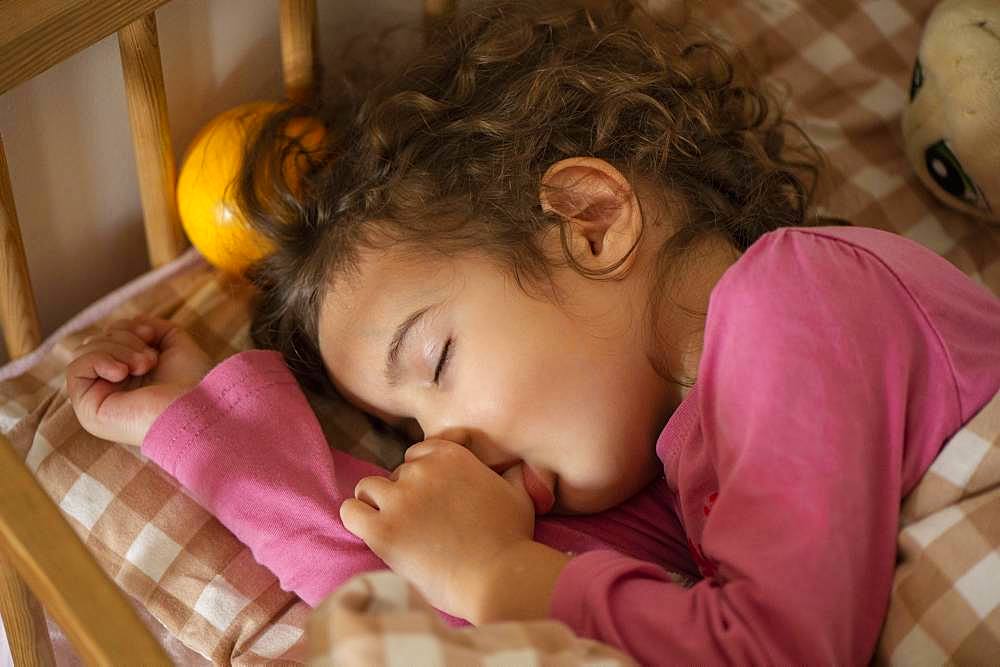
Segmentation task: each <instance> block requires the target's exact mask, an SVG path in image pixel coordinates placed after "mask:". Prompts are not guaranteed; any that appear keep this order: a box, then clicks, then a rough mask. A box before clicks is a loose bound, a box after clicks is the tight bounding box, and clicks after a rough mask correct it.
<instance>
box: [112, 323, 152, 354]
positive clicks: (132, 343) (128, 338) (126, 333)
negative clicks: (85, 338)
mask: <svg viewBox="0 0 1000 667" xmlns="http://www.w3.org/2000/svg"><path fill="white" fill-rule="evenodd" d="M103 340H112V341H114V342H116V343H120V344H121V345H125V346H128V347H130V348H132V349H133V350H135V351H136V352H145V353H147V354H148V353H153V354H155V353H156V349H155V348H153V347H151V346H150V345H147V344H146V341H144V340H143V339H142V338H141V337H139V336H138V335H137V334H136V333H135V332H134V331H130V330H126V329H112V330H110V331H108V332H107V333H105V334H104V338H103Z"/></svg>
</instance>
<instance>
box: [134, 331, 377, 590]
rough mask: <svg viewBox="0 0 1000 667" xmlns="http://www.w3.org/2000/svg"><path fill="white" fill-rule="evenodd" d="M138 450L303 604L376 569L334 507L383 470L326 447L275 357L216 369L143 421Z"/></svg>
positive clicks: (243, 358)
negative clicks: (143, 434) (147, 424)
mask: <svg viewBox="0 0 1000 667" xmlns="http://www.w3.org/2000/svg"><path fill="white" fill-rule="evenodd" d="M142 451H143V453H144V454H145V455H146V456H148V457H149V458H150V459H152V460H153V461H155V462H156V463H157V464H158V465H159V466H160V467H162V468H163V469H164V470H166V471H167V472H168V473H170V474H171V475H173V476H174V477H175V478H176V479H177V480H178V481H179V482H180V483H181V484H182V485H183V486H184V487H185V488H186V489H188V491H189V492H190V493H191V495H192V496H193V497H194V498H195V500H197V501H198V502H199V503H200V504H201V505H202V506H203V507H205V508H206V509H208V510H209V511H210V512H212V514H214V515H215V516H216V517H218V519H219V521H221V522H222V524H223V525H225V526H226V527H227V528H229V530H231V531H232V532H233V534H234V535H236V537H237V538H239V540H240V541H242V542H243V543H244V544H246V545H248V546H249V547H250V549H251V551H252V553H253V555H254V558H255V559H256V560H257V561H258V562H259V563H261V564H263V565H265V566H267V567H268V568H269V569H270V570H271V571H272V572H274V573H275V575H277V577H278V579H279V581H280V582H281V586H282V588H284V589H285V590H288V591H294V592H295V593H297V594H298V595H299V597H301V598H302V599H303V600H304V601H305V602H306V603H307V604H309V605H311V606H316V605H317V604H319V603H320V602H321V601H322V600H323V598H324V597H326V595H327V594H328V593H329V592H331V591H332V590H333V589H334V588H336V587H337V586H338V585H339V584H340V583H342V582H343V581H345V580H346V579H349V578H350V577H352V576H353V575H355V574H358V573H359V572H364V571H368V570H376V569H383V568H385V565H384V564H383V563H382V561H381V560H380V559H379V558H378V557H377V556H375V554H373V553H372V552H371V551H370V550H369V549H368V547H367V545H365V543H364V542H362V541H361V540H360V539H359V538H357V537H355V536H354V535H353V534H351V533H350V532H348V531H347V529H345V528H344V527H343V526H342V525H341V523H340V517H339V509H340V504H341V502H343V501H344V500H345V499H347V498H351V497H353V496H354V486H355V485H356V484H357V482H358V480H360V479H361V478H362V477H366V476H369V475H383V476H385V475H387V474H388V473H387V472H386V471H385V470H384V469H382V468H379V467H378V466H375V465H371V464H369V463H366V462H364V461H361V460H359V459H355V458H353V457H351V456H348V455H346V454H344V453H343V452H339V451H337V450H331V448H330V447H329V445H328V444H327V442H326V440H325V438H324V437H323V432H322V429H321V428H320V425H319V423H318V422H317V420H316V416H315V414H314V412H313V411H312V409H311V408H310V406H309V403H308V402H307V401H306V398H305V395H304V394H302V391H301V389H300V388H299V386H298V384H297V383H296V381H295V379H294V377H293V376H292V375H291V373H290V372H289V370H288V368H287V366H285V364H284V362H283V360H282V358H281V355H280V354H278V353H277V352H273V351H264V350H250V351H247V352H242V353H240V354H237V355H234V356H232V357H230V358H229V359H227V360H225V361H224V362H222V363H221V364H219V365H218V366H216V367H215V368H214V369H213V370H212V372H211V373H209V374H208V376H206V377H205V379H204V380H202V382H201V384H199V385H198V387H196V388H195V389H194V390H192V391H191V392H189V393H188V394H186V395H184V396H183V397H181V398H180V399H178V400H177V401H175V402H174V403H173V404H172V405H171V406H170V408H169V409H168V410H167V411H165V412H164V413H163V414H162V415H160V417H159V418H158V419H157V420H156V422H154V423H153V426H152V428H151V429H150V430H149V433H147V434H146V439H145V441H144V442H143V444H142Z"/></svg>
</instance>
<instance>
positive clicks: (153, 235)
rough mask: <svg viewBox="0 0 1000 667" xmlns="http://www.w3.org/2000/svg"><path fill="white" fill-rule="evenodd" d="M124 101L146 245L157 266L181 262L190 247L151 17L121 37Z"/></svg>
mask: <svg viewBox="0 0 1000 667" xmlns="http://www.w3.org/2000/svg"><path fill="white" fill-rule="evenodd" d="M118 46H119V48H120V50H121V59H122V73H123V74H124V77H125V99H126V100H127V102H128V115H129V121H130V125H131V127H132V145H133V147H134V148H135V162H136V169H137V171H138V173H139V194H140V196H141V198H142V212H143V221H144V223H145V227H146V245H147V247H148V249H149V261H150V264H152V265H153V267H158V266H162V265H164V264H166V263H167V262H169V261H170V260H172V259H174V258H175V257H178V256H179V255H180V254H181V253H182V252H183V251H184V249H185V248H186V247H187V239H186V238H185V236H184V229H183V228H182V227H181V221H180V216H178V214H177V199H176V187H177V168H176V166H175V164H174V151H173V147H172V145H171V140H170V126H169V123H168V120H167V96H166V92H165V90H164V87H163V66H162V64H161V63H160V45H159V43H158V40H157V35H156V15H155V14H149V15H147V16H144V17H142V18H140V19H138V20H136V21H133V22H132V23H130V24H128V25H127V26H125V27H124V28H122V29H121V30H120V31H119V32H118Z"/></svg>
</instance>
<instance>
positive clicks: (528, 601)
mask: <svg viewBox="0 0 1000 667" xmlns="http://www.w3.org/2000/svg"><path fill="white" fill-rule="evenodd" d="M569 561H570V556H567V555H566V554H564V553H563V552H561V551H557V550H555V549H553V548H551V547H548V546H546V545H544V544H541V543H540V542H535V541H532V540H524V541H521V542H517V543H515V544H513V545H511V546H510V547H508V548H507V549H505V550H503V551H502V552H501V553H500V554H498V555H497V557H496V558H494V559H492V560H491V561H490V564H489V565H488V566H486V567H485V568H483V569H482V570H481V571H480V573H479V577H478V582H477V584H476V585H475V586H473V602H472V612H473V613H472V614H471V615H470V617H469V618H468V620H469V621H470V622H472V623H474V624H475V625H481V624H483V623H491V622H497V621H514V620H518V621H527V620H532V619H540V618H548V616H549V610H550V608H551V604H552V593H553V591H554V590H555V585H556V580H557V579H558V578H559V574H560V573H561V572H562V570H563V568H564V567H566V564H567V563H569Z"/></svg>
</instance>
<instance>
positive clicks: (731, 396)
mask: <svg viewBox="0 0 1000 667" xmlns="http://www.w3.org/2000/svg"><path fill="white" fill-rule="evenodd" d="M838 243H840V242H831V241H829V240H817V239H806V240H804V241H803V242H802V243H798V244H796V243H795V242H793V240H792V239H790V238H788V237H782V238H781V239H780V240H779V241H776V242H775V243H774V244H772V246H771V247H770V249H768V247H762V248H760V249H757V250H756V251H755V249H754V248H751V250H750V251H748V253H755V254H756V255H757V256H756V257H746V258H744V259H746V260H751V261H746V262H744V263H742V264H741V267H740V269H741V270H739V271H734V272H732V273H731V274H727V275H726V277H725V278H724V279H723V281H722V282H720V283H719V285H718V286H717V288H716V291H715V292H713V296H712V302H711V304H710V306H709V325H708V327H709V328H708V329H707V330H706V336H705V348H704V353H703V357H702V360H701V364H700V368H699V375H700V377H699V381H698V382H699V385H698V388H697V391H698V406H699V409H700V425H701V431H702V437H703V443H704V451H703V454H701V455H702V456H703V457H704V458H703V463H704V466H705V468H706V469H708V470H709V471H710V473H711V475H712V476H714V478H715V479H716V480H717V484H718V487H717V488H718V493H719V495H718V499H717V501H716V502H715V505H714V507H712V508H711V510H710V514H709V516H708V517H707V519H704V525H703V529H702V531H701V534H700V536H698V535H695V536H694V539H695V541H696V542H698V541H700V542H701V548H702V550H703V552H704V554H705V556H706V557H707V558H710V559H711V560H713V561H715V562H716V563H717V567H718V574H717V576H715V577H713V578H712V579H706V580H703V581H701V582H699V583H698V584H697V585H695V586H694V587H692V588H691V589H683V588H680V587H678V586H675V585H672V584H671V583H670V582H669V581H668V580H667V578H666V577H665V576H664V573H663V572H662V571H661V570H659V568H655V567H652V566H650V565H649V564H648V563H642V562H639V561H635V560H632V559H629V558H625V557H623V556H619V555H617V554H613V553H610V552H594V553H588V554H584V555H582V556H579V557H577V558H575V559H573V560H572V561H571V562H570V563H569V564H568V565H567V566H566V567H565V568H564V569H563V570H562V572H561V574H560V576H559V578H558V580H557V582H556V585H555V589H554V593H553V598H552V614H553V616H555V617H556V618H558V619H560V620H562V621H564V622H566V623H567V624H569V625H570V627H572V628H573V629H574V630H575V631H576V632H577V633H579V634H582V635H584V636H589V637H592V638H595V639H600V640H603V641H606V642H608V643H611V644H614V645H616V646H618V647H620V648H623V649H624V650H626V651H628V652H630V653H631V654H632V655H634V656H635V657H636V658H638V659H639V661H640V662H656V661H658V660H662V659H663V656H670V659H671V660H672V661H677V662H681V663H686V662H687V663H692V664H717V663H736V664H761V663H765V664H862V663H865V662H867V661H868V659H869V658H870V655H871V651H872V649H873V648H874V646H875V642H876V640H877V637H878V633H879V630H880V627H881V624H882V619H883V615H884V613H885V609H886V604H887V602H888V597H889V592H890V589H891V582H892V574H893V565H894V554H895V540H896V528H897V518H898V512H899V502H900V496H901V493H902V488H903V480H902V473H901V470H902V468H903V459H904V456H905V455H906V454H907V449H909V448H923V447H926V446H940V444H941V442H943V440H944V439H945V438H946V437H947V436H948V435H949V434H950V433H951V432H953V430H954V429H955V428H957V427H958V426H959V423H958V407H957V401H956V397H955V389H954V386H955V385H954V378H953V373H952V370H951V368H950V366H949V363H948V359H947V357H946V355H945V354H944V353H943V350H942V347H941V344H940V341H939V340H938V338H937V336H936V332H935V331H934V330H933V329H932V328H931V326H930V325H929V323H928V322H927V320H926V319H925V318H924V316H923V314H922V312H921V310H920V308H919V307H918V305H917V304H916V303H914V302H913V300H912V298H911V297H910V295H909V294H908V292H907V291H906V290H905V289H904V288H903V286H902V285H901V284H900V283H899V282H898V281H897V280H896V278H895V277H894V276H893V275H892V274H891V272H889V271H888V270H887V269H886V268H885V267H884V266H883V265H882V264H881V263H880V262H879V261H878V260H877V259H875V258H873V257H871V256H869V255H867V254H865V253H864V252H862V251H858V250H856V249H852V248H849V247H842V246H840V245H837V244H838ZM780 244H784V246H782V245H780ZM787 244H792V246H791V247H789V246H788V245H787ZM782 248H783V249H782ZM779 251H780V252H779ZM770 252H774V253H775V254H774V255H769V253H770ZM779 325H780V326H779ZM935 443H936V445H935ZM694 456H695V457H696V458H697V456H698V454H695V455H694ZM684 475H685V473H684V472H683V471H682V472H681V473H680V477H681V479H680V481H679V484H681V486H682V489H681V492H682V503H683V502H684V500H685V499H684V495H683V492H684V489H683V483H684V479H685V477H684ZM700 497H701V496H699V495H696V494H692V497H691V498H689V499H688V503H689V504H688V506H689V507H693V511H691V512H690V513H686V516H687V517H688V518H689V519H690V522H689V525H688V528H689V532H690V530H691V528H692V525H691V524H693V523H694V519H695V518H696V512H700V511H701V507H700V505H701V503H700V501H699V499H700ZM696 502H697V505H695V503H696ZM699 538H700V539H699Z"/></svg>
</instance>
